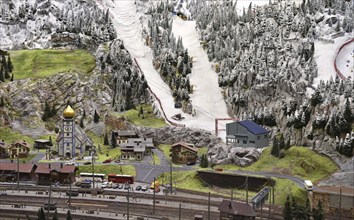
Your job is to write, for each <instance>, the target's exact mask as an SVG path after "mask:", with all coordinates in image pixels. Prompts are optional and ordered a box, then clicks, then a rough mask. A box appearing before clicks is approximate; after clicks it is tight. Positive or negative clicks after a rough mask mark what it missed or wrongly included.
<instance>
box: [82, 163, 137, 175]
mask: <svg viewBox="0 0 354 220" xmlns="http://www.w3.org/2000/svg"><path fill="white" fill-rule="evenodd" d="M79 173H92V165H82V166H79ZM95 173H104V174H106V175H108V174H111V173H116V174H126V175H133V176H135V175H136V172H135V167H134V166H133V165H116V164H97V165H95Z"/></svg>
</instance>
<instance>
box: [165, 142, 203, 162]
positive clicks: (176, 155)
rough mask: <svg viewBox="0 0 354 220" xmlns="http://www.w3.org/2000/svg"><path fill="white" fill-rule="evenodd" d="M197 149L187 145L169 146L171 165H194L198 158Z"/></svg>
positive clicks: (181, 143) (182, 143)
mask: <svg viewBox="0 0 354 220" xmlns="http://www.w3.org/2000/svg"><path fill="white" fill-rule="evenodd" d="M197 153H198V148H196V147H195V146H194V145H193V144H189V143H184V142H180V143H176V144H174V145H172V146H171V157H172V162H173V163H184V164H186V163H188V162H192V163H195V162H196V161H197V158H198V154H197Z"/></svg>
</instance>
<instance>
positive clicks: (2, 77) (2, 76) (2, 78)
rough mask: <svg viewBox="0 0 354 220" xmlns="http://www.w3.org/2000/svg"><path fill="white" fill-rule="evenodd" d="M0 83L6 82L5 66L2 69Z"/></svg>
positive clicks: (0, 68) (0, 70) (0, 69)
mask: <svg viewBox="0 0 354 220" xmlns="http://www.w3.org/2000/svg"><path fill="white" fill-rule="evenodd" d="M0 81H1V82H5V76H4V68H3V66H1V67H0Z"/></svg>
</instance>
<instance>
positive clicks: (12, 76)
mask: <svg viewBox="0 0 354 220" xmlns="http://www.w3.org/2000/svg"><path fill="white" fill-rule="evenodd" d="M10 81H11V82H13V81H14V74H11V78H10Z"/></svg>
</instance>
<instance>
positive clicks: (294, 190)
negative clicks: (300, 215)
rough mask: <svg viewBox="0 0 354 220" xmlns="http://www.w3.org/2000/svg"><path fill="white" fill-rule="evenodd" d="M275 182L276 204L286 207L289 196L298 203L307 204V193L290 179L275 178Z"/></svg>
mask: <svg viewBox="0 0 354 220" xmlns="http://www.w3.org/2000/svg"><path fill="white" fill-rule="evenodd" d="M273 179H274V180H275V181H276V182H275V187H274V201H275V204H278V205H282V206H283V205H284V203H285V201H286V197H287V195H290V196H291V197H294V198H295V199H296V202H297V203H298V204H301V205H305V204H306V197H307V191H306V190H304V189H302V188H300V187H298V186H297V185H296V184H295V183H294V182H293V181H291V180H288V179H279V178H273Z"/></svg>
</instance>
